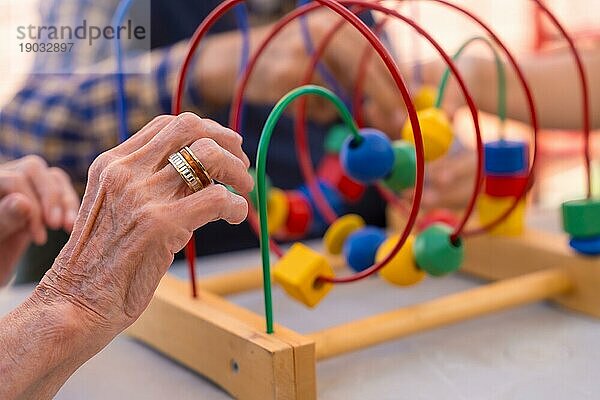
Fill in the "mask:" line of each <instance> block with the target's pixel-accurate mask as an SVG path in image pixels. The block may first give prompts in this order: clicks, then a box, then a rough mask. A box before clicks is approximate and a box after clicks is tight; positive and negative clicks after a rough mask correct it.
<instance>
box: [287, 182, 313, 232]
mask: <svg viewBox="0 0 600 400" xmlns="http://www.w3.org/2000/svg"><path fill="white" fill-rule="evenodd" d="M286 198H287V202H288V215H287V219H286V221H285V229H284V231H285V234H286V235H287V236H289V237H302V236H304V235H306V233H307V232H308V230H309V229H310V225H311V223H312V219H313V214H312V208H311V206H310V203H309V201H308V199H307V198H306V197H305V196H304V195H303V194H302V193H300V192H298V191H288V192H286Z"/></svg>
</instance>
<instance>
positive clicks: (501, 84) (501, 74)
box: [435, 36, 506, 123]
mask: <svg viewBox="0 0 600 400" xmlns="http://www.w3.org/2000/svg"><path fill="white" fill-rule="evenodd" d="M476 41H482V42H484V43H485V44H487V45H488V47H489V48H490V50H492V53H494V59H495V61H496V73H497V75H498V117H499V118H500V121H501V123H504V122H505V121H506V71H505V70H504V63H503V62H502V59H501V58H500V54H498V52H497V51H496V48H495V47H494V45H493V44H492V42H491V41H490V40H488V39H487V38H486V37H483V36H474V37H472V38H470V39H469V40H467V41H466V42H464V43H463V44H462V46H460V48H459V49H458V51H457V52H456V53H455V54H454V56H453V57H452V59H453V60H454V61H457V60H458V58H459V57H460V56H461V54H462V53H463V52H464V50H465V49H466V48H467V47H468V46H469V45H470V44H471V43H473V42H476ZM449 78H450V67H447V68H446V71H444V75H443V76H442V79H441V80H440V85H439V87H438V95H437V100H436V103H435V107H436V108H440V107H441V106H442V103H443V101H444V93H445V91H446V86H447V85H448V79H449Z"/></svg>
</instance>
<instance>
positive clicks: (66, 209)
mask: <svg viewBox="0 0 600 400" xmlns="http://www.w3.org/2000/svg"><path fill="white" fill-rule="evenodd" d="M50 175H51V177H53V179H54V181H55V182H56V185H57V186H58V187H59V188H60V191H61V205H62V210H63V219H62V221H61V226H62V227H63V228H64V229H65V230H66V231H67V232H71V230H72V229H73V224H74V223H75V219H76V218H77V212H78V211H79V196H78V195H77V192H75V188H74V187H73V185H72V184H71V178H70V177H69V175H67V173H66V172H65V171H63V170H62V169H60V168H50Z"/></svg>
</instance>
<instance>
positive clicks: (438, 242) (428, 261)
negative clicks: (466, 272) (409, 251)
mask: <svg viewBox="0 0 600 400" xmlns="http://www.w3.org/2000/svg"><path fill="white" fill-rule="evenodd" d="M451 234H452V228H451V227H449V226H448V225H445V224H439V223H438V224H434V225H431V226H430V227H429V228H427V229H425V230H424V231H423V232H421V233H419V235H418V236H417V238H416V239H415V242H414V245H413V252H414V255H415V261H416V263H417V266H418V267H419V268H420V269H422V270H424V271H425V272H427V273H428V274H429V275H432V276H443V275H446V274H449V273H451V272H455V271H457V270H458V269H459V268H460V266H461V265H462V262H463V260H464V256H465V255H464V247H463V244H462V242H458V243H452V241H451V240H450V236H451Z"/></svg>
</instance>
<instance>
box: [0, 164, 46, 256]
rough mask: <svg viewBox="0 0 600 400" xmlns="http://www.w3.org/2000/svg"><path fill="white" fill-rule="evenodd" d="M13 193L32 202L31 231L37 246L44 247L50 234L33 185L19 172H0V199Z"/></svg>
mask: <svg viewBox="0 0 600 400" xmlns="http://www.w3.org/2000/svg"><path fill="white" fill-rule="evenodd" d="M13 193H20V194H22V195H24V196H25V197H27V198H28V199H29V201H30V206H31V215H30V218H29V230H30V232H31V236H32V239H33V241H34V243H35V244H38V245H42V244H44V243H46V240H47V239H48V233H47V232H46V227H45V225H44V216H43V210H42V205H41V204H40V203H39V201H38V196H37V194H36V193H35V190H34V189H33V187H32V186H31V183H30V182H29V180H28V179H27V177H25V176H24V175H23V174H22V173H20V172H18V171H10V170H9V171H1V172H0V197H5V196H8V195H10V194H13Z"/></svg>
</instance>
